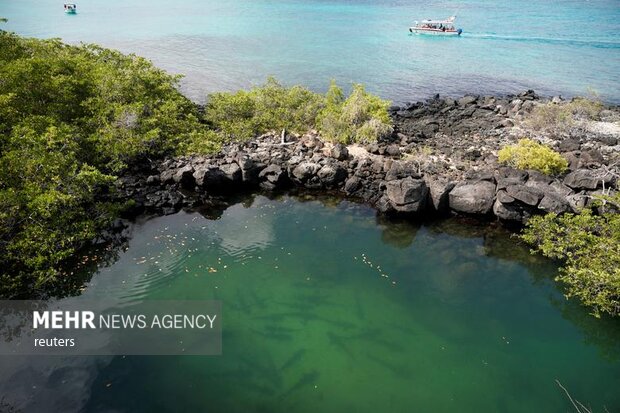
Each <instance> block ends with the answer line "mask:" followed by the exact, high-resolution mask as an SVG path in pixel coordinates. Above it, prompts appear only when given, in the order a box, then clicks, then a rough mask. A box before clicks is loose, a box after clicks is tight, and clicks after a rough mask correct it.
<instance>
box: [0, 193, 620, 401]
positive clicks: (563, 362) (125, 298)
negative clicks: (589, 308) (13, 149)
mask: <svg viewBox="0 0 620 413" xmlns="http://www.w3.org/2000/svg"><path fill="white" fill-rule="evenodd" d="M218 215H219V214H217V213H216V214H215V217H214V216H213V213H211V214H209V216H211V218H210V219H209V218H206V217H205V216H203V215H201V214H199V213H186V212H181V213H178V214H176V215H171V216H166V217H159V218H154V219H151V220H148V221H145V222H142V223H141V224H140V225H138V226H137V227H136V228H135V230H134V233H133V238H132V239H131V241H130V245H129V248H128V250H127V251H126V252H124V253H121V254H120V256H119V259H118V260H117V261H116V262H115V263H113V264H112V265H111V266H109V267H107V268H103V269H101V270H100V271H99V273H97V274H96V275H95V276H94V277H93V278H92V280H91V282H90V284H89V286H88V288H87V289H86V291H85V292H84V294H83V296H84V298H97V297H105V298H106V299H113V300H117V301H119V302H123V303H135V302H139V301H141V300H155V299H175V300H179V299H218V300H222V303H223V355H222V356H212V357H209V356H204V357H190V356H186V357H171V356H170V357H80V358H67V357H64V358H60V357H57V358H37V357H31V358H29V359H27V360H24V359H19V358H15V357H12V358H8V357H4V358H0V370H1V371H2V372H3V373H2V374H1V375H0V394H2V395H5V397H6V399H5V402H10V403H13V404H14V405H16V406H17V407H20V408H24V411H37V412H42V411H43V412H44V411H78V410H81V411H86V412H101V411H105V412H108V411H116V412H124V411H126V412H151V411H225V412H253V411H256V412H259V411H266V412H280V411H282V412H319V411H320V412H343V411H356V412H384V411H385V412H388V411H389V412H410V411H433V412H454V411H458V412H487V411H501V412H523V411H537V412H538V411H540V412H556V411H569V409H570V405H569V404H568V403H569V402H568V400H567V399H566V397H565V396H564V395H563V393H562V392H561V390H560V389H559V388H558V386H557V385H556V384H555V380H556V379H557V380H559V381H560V382H561V383H562V384H563V385H564V386H565V387H566V388H567V389H569V391H570V392H571V395H572V396H573V397H575V398H577V399H578V400H580V401H582V402H584V403H588V404H590V405H591V406H592V407H593V408H594V411H604V410H603V406H606V407H607V409H608V410H609V411H610V412H613V411H618V409H619V408H620V394H619V393H618V391H617V389H618V388H620V325H619V324H618V323H617V322H611V321H610V320H605V319H603V320H596V319H594V318H593V317H590V316H588V315H587V312H586V311H585V310H584V309H583V308H581V307H579V306H578V305H577V304H575V303H574V302H573V301H566V300H565V299H564V298H563V297H562V295H561V293H560V291H559V290H558V287H557V285H556V284H554V283H553V282H552V281H551V279H552V277H553V276H554V274H555V272H556V267H555V266H554V265H553V264H552V263H550V262H549V261H546V260H542V259H540V258H536V257H532V256H530V255H529V254H528V251H527V249H526V248H524V247H521V246H519V245H518V244H516V242H515V240H513V239H510V238H509V235H508V234H507V233H505V232H504V231H503V230H501V229H497V228H493V227H490V226H488V225H480V226H478V225H473V224H470V225H465V224H463V223H461V222H458V221H451V220H448V221H442V222H439V223H433V224H426V225H421V226H420V225H416V224H413V223H410V222H407V221H386V220H384V219H381V218H377V217H376V216H375V213H374V211H373V210H372V209H370V208H367V207H365V206H360V205H356V204H351V203H348V202H340V201H337V200H336V201H335V200H329V199H328V200H324V201H323V202H319V201H316V200H309V201H308V200H307V201H305V202H302V200H300V199H295V198H291V197H283V198H280V199H274V200H270V199H267V198H265V197H263V196H258V197H256V198H248V199H246V200H245V201H244V202H243V203H238V204H235V205H233V206H231V207H230V208H228V209H227V210H225V211H224V212H223V213H222V214H221V216H218ZM209 269H215V270H216V271H213V270H211V271H210V270H209Z"/></svg>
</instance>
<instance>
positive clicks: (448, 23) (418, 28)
mask: <svg viewBox="0 0 620 413" xmlns="http://www.w3.org/2000/svg"><path fill="white" fill-rule="evenodd" d="M455 20H456V16H452V17H449V18H447V19H446V20H422V21H421V22H417V21H416V22H415V26H411V27H410V28H409V31H410V32H411V33H416V34H434V35H440V36H460V35H461V33H463V29H457V28H455V27H454V21H455Z"/></svg>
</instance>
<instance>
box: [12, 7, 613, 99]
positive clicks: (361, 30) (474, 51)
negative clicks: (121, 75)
mask: <svg viewBox="0 0 620 413" xmlns="http://www.w3.org/2000/svg"><path fill="white" fill-rule="evenodd" d="M453 14H456V15H457V16H458V20H457V22H458V26H459V27H461V28H462V29H463V30H464V34H463V36H461V37H460V38H443V37H429V36H421V35H410V34H409V32H408V30H407V28H408V27H409V26H410V25H411V24H412V23H413V21H414V20H416V19H418V20H421V19H425V18H429V17H430V18H445V17H448V16H450V15H453ZM0 16H4V17H7V18H8V19H9V23H8V24H6V25H4V27H5V28H6V29H7V30H11V31H15V32H17V33H20V34H23V35H26V36H35V37H43V38H47V37H60V38H62V39H63V40H65V41H67V42H70V43H78V42H95V43H99V44H102V45H104V46H108V47H113V48H117V49H120V50H121V51H123V52H133V53H137V54H139V55H143V56H145V57H148V58H149V59H151V60H152V61H153V62H154V63H155V64H157V65H158V66H160V67H162V68H165V69H166V70H168V71H170V72H173V73H181V74H184V75H185V79H184V81H183V83H182V87H183V91H184V93H186V94H187V95H188V96H189V97H191V98H192V99H194V100H197V101H204V99H205V97H206V95H207V94H208V93H211V92H215V91H223V90H226V91H229V90H236V89H238V88H245V87H249V86H252V85H256V84H259V83H262V82H263V81H264V80H265V78H266V77H267V76H270V75H273V76H276V77H277V78H278V79H280V80H282V81H283V82H284V83H287V84H293V83H301V84H304V85H307V86H309V87H311V88H312V89H314V90H317V91H322V90H325V89H326V88H327V85H328V83H329V80H330V79H332V78H334V79H336V80H338V82H339V83H340V84H342V85H343V86H345V87H348V86H349V85H350V84H351V83H352V82H358V83H360V82H361V83H364V84H366V85H367V87H368V89H369V90H370V91H372V92H374V93H378V94H380V95H381V96H383V97H384V98H389V99H392V100H394V101H395V102H399V103H401V102H405V101H411V100H415V99H422V98H426V97H429V96H431V95H433V94H435V93H440V94H444V95H460V94H465V93H485V94H497V93H500V94H503V93H511V92H518V91H522V90H525V89H527V88H533V89H535V90H537V91H539V92H540V93H543V94H545V95H552V94H561V95H564V96H571V95H575V94H581V95H583V94H585V93H587V92H588V90H589V89H593V90H595V91H596V92H598V93H599V94H600V95H601V97H602V98H603V99H604V100H606V101H608V102H614V103H618V102H620V69H619V67H620V2H619V1H618V0H588V1H583V0H562V1H559V0H464V1H455V0H452V1H449V0H441V1H432V0H358V1H353V0H226V1H220V0H174V1H171V0H168V1H164V0H148V1H145V0H85V1H78V14H77V15H75V16H72V15H65V13H64V12H63V8H62V2H59V1H56V0H1V1H0Z"/></svg>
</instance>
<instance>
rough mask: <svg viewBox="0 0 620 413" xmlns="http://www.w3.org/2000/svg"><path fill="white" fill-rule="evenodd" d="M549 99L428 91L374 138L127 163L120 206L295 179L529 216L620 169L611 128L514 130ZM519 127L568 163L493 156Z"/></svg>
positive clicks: (266, 142)
mask: <svg viewBox="0 0 620 413" xmlns="http://www.w3.org/2000/svg"><path fill="white" fill-rule="evenodd" d="M553 99H554V101H557V102H558V103H559V102H560V100H561V99H560V98H558V97H556V98H553ZM547 101H548V99H541V98H540V97H539V96H537V95H536V94H535V93H534V92H533V91H527V92H524V93H521V94H519V95H517V96H506V97H492V96H486V97H480V96H465V97H463V98H461V99H457V100H455V99H451V98H440V97H439V96H436V97H435V98H433V99H431V100H428V101H426V102H419V103H412V104H408V105H405V106H403V107H397V106H394V107H391V108H390V115H391V116H392V119H393V123H394V133H393V134H392V135H391V137H390V138H389V139H386V140H384V141H381V142H377V143H372V144H368V145H349V146H345V145H342V144H331V143H329V142H325V141H323V140H322V139H321V138H320V136H319V135H318V134H317V133H315V132H310V133H307V134H305V135H303V136H294V135H286V136H284V137H282V136H280V134H276V133H273V134H266V135H263V136H260V137H257V138H255V139H252V140H250V141H248V142H244V143H236V144H231V145H228V146H226V147H224V148H223V149H222V150H221V151H220V152H219V153H217V154H214V155H211V156H192V157H179V158H174V159H166V160H163V161H161V162H157V163H154V164H148V165H135V166H134V167H133V168H132V169H131V170H130V171H129V172H128V173H127V174H126V175H125V176H122V177H121V178H120V179H119V181H118V189H119V193H120V196H121V197H122V198H123V199H125V200H132V202H133V203H134V206H133V208H132V209H131V210H130V211H129V212H128V214H129V215H133V216H136V215H139V214H144V213H148V214H171V213H174V212H177V211H179V210H180V209H182V208H193V207H198V206H200V205H204V204H209V203H213V202H217V200H222V199H226V197H227V196H230V194H234V193H236V192H240V191H248V190H249V191H253V190H262V191H284V190H289V189H292V188H304V189H308V190H314V191H328V192H331V193H337V194H341V195H342V196H344V197H347V198H353V199H357V200H361V201H362V202H364V203H367V204H369V205H371V206H373V207H375V208H376V209H377V210H378V211H379V212H381V213H384V214H401V215H403V214H404V215H411V216H418V217H424V216H430V215H433V216H436V215H448V214H464V215H472V216H478V217H496V218H497V219H500V220H502V221H515V222H519V223H521V222H524V221H526V220H527V219H528V218H529V217H530V216H532V215H535V214H542V213H547V212H555V213H564V212H570V211H578V210H579V209H580V208H583V207H584V206H587V205H589V204H590V203H591V202H592V196H593V195H595V194H601V193H603V191H604V190H606V189H607V190H608V189H609V188H610V186H612V185H614V183H615V179H616V176H618V175H617V174H618V172H619V171H618V164H617V163H615V162H617V159H618V157H619V154H620V140H619V134H618V133H617V131H615V130H611V131H610V130H609V128H607V129H605V128H602V129H603V130H602V131H601V130H598V129H601V128H598V129H596V128H582V129H580V130H579V131H578V133H573V134H568V135H565V136H561V137H559V138H551V137H549V136H546V135H541V136H532V132H531V131H527V130H525V129H523V126H522V124H523V122H522V121H523V119H525V118H526V117H527V115H528V113H529V112H530V111H531V110H532V108H534V107H535V106H536V105H538V104H540V103H542V102H547ZM604 112H605V113H604V116H605V117H607V118H609V119H613V121H614V122H616V119H618V118H619V116H618V115H619V113H620V111H619V110H618V108H607V109H606V110H605V111H604ZM600 123H602V122H600ZM609 124H610V125H617V123H609ZM595 126H596V125H595ZM524 136H528V137H532V138H535V139H537V140H539V141H542V142H543V143H545V144H547V145H549V146H551V147H553V148H554V149H555V150H557V151H559V152H560V153H562V155H563V156H564V157H565V158H566V159H567V160H568V161H569V164H570V166H569V170H568V171H567V173H565V174H563V175H561V176H556V177H549V176H546V175H542V174H540V173H538V172H536V171H523V170H517V169H513V168H510V167H506V166H501V165H499V164H498V161H497V151H498V150H499V149H500V148H501V147H502V146H504V145H506V144H510V143H515V142H516V141H517V140H518V139H519V138H522V137H524Z"/></svg>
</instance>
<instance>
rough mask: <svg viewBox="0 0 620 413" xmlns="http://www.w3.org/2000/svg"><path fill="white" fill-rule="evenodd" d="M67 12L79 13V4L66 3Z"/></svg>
mask: <svg viewBox="0 0 620 413" xmlns="http://www.w3.org/2000/svg"><path fill="white" fill-rule="evenodd" d="M65 13H67V14H76V13H77V5H76V4H74V3H65Z"/></svg>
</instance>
